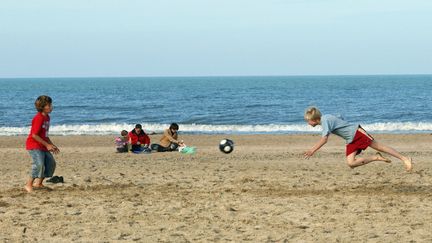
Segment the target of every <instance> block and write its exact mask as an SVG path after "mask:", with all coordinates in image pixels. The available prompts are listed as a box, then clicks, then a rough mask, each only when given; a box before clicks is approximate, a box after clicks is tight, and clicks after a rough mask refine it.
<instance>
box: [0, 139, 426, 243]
mask: <svg viewBox="0 0 432 243" xmlns="http://www.w3.org/2000/svg"><path fill="white" fill-rule="evenodd" d="M374 136H375V138H376V139H377V140H378V141H381V142H383V143H385V144H387V145H390V146H392V147H394V148H396V149H397V150H398V151H400V152H402V153H404V154H407V155H409V156H411V157H413V158H414V162H415V166H414V171H413V172H412V173H407V172H405V170H404V167H403V164H402V163H401V162H400V161H398V160H397V159H393V163H391V164H386V163H383V162H376V163H372V164H369V165H366V166H362V167H359V168H356V169H350V168H349V167H348V166H347V165H346V163H345V152H344V149H345V148H344V141H343V140H342V139H341V138H338V137H335V136H331V137H330V140H329V143H328V144H327V145H325V147H323V148H322V150H320V151H319V152H318V153H317V154H316V155H315V156H314V157H313V158H311V159H310V160H304V159H303V158H302V156H301V154H302V152H303V151H305V150H307V149H308V148H310V147H311V146H312V145H313V144H314V143H315V142H316V141H317V140H318V139H319V136H317V135H235V136H228V137H229V138H231V139H233V140H234V142H235V145H236V147H235V150H234V152H233V153H231V154H223V153H221V152H220V151H219V150H218V142H219V140H221V139H222V138H224V137H227V136H225V135H184V136H182V139H183V140H185V142H186V143H187V144H188V145H191V146H195V147H197V154H195V155H184V154H181V153H178V152H171V153H152V154H133V153H127V154H118V153H115V148H114V144H113V138H114V137H113V136H51V139H52V140H53V141H54V143H55V144H57V145H58V146H59V148H60V150H61V153H60V154H58V155H56V156H55V157H56V160H57V169H56V173H55V175H58V176H63V177H64V180H65V183H63V184H61V183H59V184H52V183H45V184H46V186H48V187H49V188H50V189H44V190H35V191H34V192H33V193H30V194H29V193H27V192H25V191H24V189H23V186H24V183H25V180H26V179H27V175H28V173H29V170H30V164H31V159H30V156H29V154H28V153H27V151H26V150H25V148H24V144H25V137H21V136H18V137H0V161H1V167H0V168H1V169H0V170H1V174H2V175H3V176H2V183H1V188H0V241H1V242H34V241H43V242H70V241H78V242H115V241H126V242H133V241H136V242H208V241H210V242H213V241H216V242H227V241H234V242H243V241H252V242H432V232H431V229H432V220H431V219H432V203H431V202H432V151H431V147H432V146H431V145H432V143H431V141H432V135H431V134H406V135H374ZM159 137H160V135H152V136H151V139H152V142H156V141H158V140H159ZM373 153H374V151H373V150H372V149H368V150H366V152H365V154H373Z"/></svg>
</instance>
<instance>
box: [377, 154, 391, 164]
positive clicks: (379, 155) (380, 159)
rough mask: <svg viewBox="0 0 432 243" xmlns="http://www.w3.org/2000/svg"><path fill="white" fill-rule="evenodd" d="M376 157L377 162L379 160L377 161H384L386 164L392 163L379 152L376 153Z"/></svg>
mask: <svg viewBox="0 0 432 243" xmlns="http://www.w3.org/2000/svg"><path fill="white" fill-rule="evenodd" d="M376 156H377V160H379V161H384V162H386V163H391V162H392V161H391V159H389V158H386V157H384V156H383V155H382V154H381V153H380V152H377V153H376Z"/></svg>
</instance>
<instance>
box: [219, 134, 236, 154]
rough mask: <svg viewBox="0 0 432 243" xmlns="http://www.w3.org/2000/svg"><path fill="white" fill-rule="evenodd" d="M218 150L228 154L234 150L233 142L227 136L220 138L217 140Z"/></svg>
mask: <svg viewBox="0 0 432 243" xmlns="http://www.w3.org/2000/svg"><path fill="white" fill-rule="evenodd" d="M219 150H220V151H221V152H223V153H225V154H229V153H231V152H232V151H233V150H234V142H233V141H232V140H230V139H228V138H225V139H222V140H221V141H220V142H219Z"/></svg>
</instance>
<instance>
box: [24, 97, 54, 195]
mask: <svg viewBox="0 0 432 243" xmlns="http://www.w3.org/2000/svg"><path fill="white" fill-rule="evenodd" d="M35 107H36V110H37V111H38V113H37V114H36V115H35V116H34V117H33V120H32V126H31V130H30V134H29V135H28V137H27V140H26V149H27V150H28V151H29V153H30V156H31V157H32V160H33V162H32V168H31V173H30V178H29V179H28V180H27V183H26V185H25V187H24V188H25V189H26V191H27V192H32V191H33V188H42V187H44V185H43V184H42V182H43V180H44V179H45V178H46V177H52V175H53V174H54V170H55V167H56V161H55V160H54V157H53V156H52V154H51V152H53V153H55V154H57V153H58V152H60V150H59V149H58V148H57V146H55V145H54V144H53V143H52V142H51V140H50V139H49V137H48V131H49V124H50V117H49V113H51V112H52V110H53V107H52V99H51V97H49V96H46V95H41V96H39V97H38V98H37V99H36V101H35ZM33 183H34V184H33Z"/></svg>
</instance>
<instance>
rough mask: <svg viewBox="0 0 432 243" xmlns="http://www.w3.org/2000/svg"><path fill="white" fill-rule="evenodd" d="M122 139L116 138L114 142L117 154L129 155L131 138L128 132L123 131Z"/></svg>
mask: <svg viewBox="0 0 432 243" xmlns="http://www.w3.org/2000/svg"><path fill="white" fill-rule="evenodd" d="M120 135H121V136H120V137H116V138H115V140H114V142H115V144H116V149H117V153H127V152H128V143H129V136H128V132H127V131H126V130H123V131H121V133H120Z"/></svg>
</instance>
